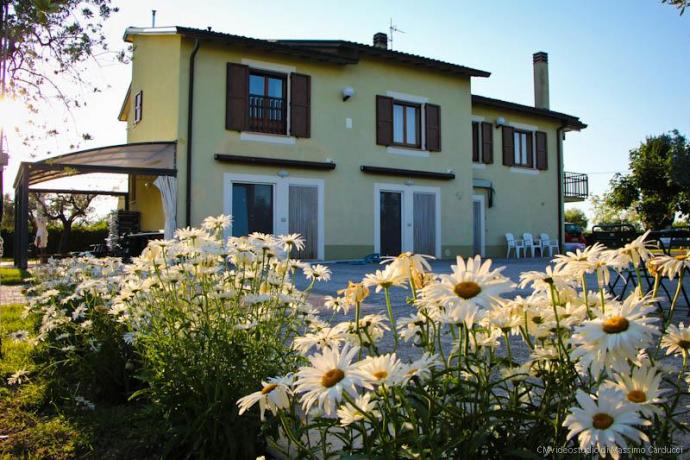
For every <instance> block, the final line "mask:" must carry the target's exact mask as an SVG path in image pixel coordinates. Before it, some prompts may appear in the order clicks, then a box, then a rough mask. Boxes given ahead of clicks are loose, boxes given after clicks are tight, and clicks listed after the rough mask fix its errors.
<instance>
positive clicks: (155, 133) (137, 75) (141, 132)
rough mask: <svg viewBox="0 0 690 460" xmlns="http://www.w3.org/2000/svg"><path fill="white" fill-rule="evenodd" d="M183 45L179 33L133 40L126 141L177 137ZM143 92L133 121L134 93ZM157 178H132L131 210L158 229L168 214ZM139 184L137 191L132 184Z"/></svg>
mask: <svg viewBox="0 0 690 460" xmlns="http://www.w3.org/2000/svg"><path fill="white" fill-rule="evenodd" d="M180 45H181V39H180V37H179V36H177V35H164V36H143V37H138V38H137V40H136V41H135V42H134V43H133V48H134V50H133V53H132V86H131V93H130V96H129V101H128V103H127V104H126V105H125V110H126V111H127V142H150V141H170V140H176V139H177V138H178V118H179V116H180V114H179V108H178V107H179V100H180V97H179V85H180V68H179V64H180ZM139 91H143V95H144V98H143V104H142V106H143V110H142V119H141V121H140V122H139V123H134V96H135V95H136V94H137V93H138V92H139ZM155 179H156V178H155V177H148V176H137V178H136V181H135V182H133V181H130V187H129V193H130V197H136V199H134V200H130V209H131V210H132V211H139V212H140V213H141V229H142V230H143V231H157V230H159V229H161V228H163V226H164V222H165V217H164V214H163V204H162V202H161V198H160V192H159V191H158V189H157V188H156V186H154V185H153V181H154V180H155ZM134 185H136V191H134V193H133V190H132V186H134Z"/></svg>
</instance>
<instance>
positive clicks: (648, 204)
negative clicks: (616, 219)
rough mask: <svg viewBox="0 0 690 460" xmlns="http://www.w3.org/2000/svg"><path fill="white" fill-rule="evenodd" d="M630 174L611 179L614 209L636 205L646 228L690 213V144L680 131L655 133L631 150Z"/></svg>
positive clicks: (665, 224) (663, 225)
mask: <svg viewBox="0 0 690 460" xmlns="http://www.w3.org/2000/svg"><path fill="white" fill-rule="evenodd" d="M629 167H630V171H631V172H630V174H626V175H621V174H616V175H615V176H614V177H613V179H611V182H610V186H611V190H610V192H609V194H608V197H607V201H608V204H609V205H611V206H612V207H613V208H614V209H618V210H622V209H627V208H631V209H634V210H635V211H636V212H637V213H638V214H639V216H640V219H641V220H642V223H643V224H644V225H645V227H646V228H650V229H660V228H665V227H668V226H670V225H671V224H673V221H674V219H675V216H676V214H677V213H679V214H681V215H685V216H687V215H690V177H688V171H689V170H690V169H689V168H690V145H689V144H688V142H687V140H686V138H685V137H684V136H682V135H681V134H680V133H679V132H678V131H672V132H671V133H669V134H662V135H660V136H651V137H648V138H647V139H646V141H645V142H644V143H642V144H640V146H639V147H638V148H636V149H633V150H631V151H630V165H629Z"/></svg>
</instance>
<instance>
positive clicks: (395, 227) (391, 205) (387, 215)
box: [380, 191, 403, 256]
mask: <svg viewBox="0 0 690 460" xmlns="http://www.w3.org/2000/svg"><path fill="white" fill-rule="evenodd" d="M402 196H403V195H402V193H401V192H386V191H383V192H381V195H380V211H381V215H380V219H381V225H380V229H381V234H380V239H381V255H382V256H397V255H398V254H400V253H401V252H402Z"/></svg>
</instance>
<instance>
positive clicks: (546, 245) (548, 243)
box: [539, 233, 561, 257]
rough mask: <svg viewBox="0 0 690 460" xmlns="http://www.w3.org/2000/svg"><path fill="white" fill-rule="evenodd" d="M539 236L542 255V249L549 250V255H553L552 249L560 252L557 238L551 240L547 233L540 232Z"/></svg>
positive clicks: (557, 252)
mask: <svg viewBox="0 0 690 460" xmlns="http://www.w3.org/2000/svg"><path fill="white" fill-rule="evenodd" d="M539 238H540V239H541V253H542V255H544V250H545V249H548V250H549V257H553V250H554V249H555V250H556V254H560V253H561V248H560V246H559V245H558V241H557V240H552V239H551V238H549V235H548V234H547V233H540V234H539Z"/></svg>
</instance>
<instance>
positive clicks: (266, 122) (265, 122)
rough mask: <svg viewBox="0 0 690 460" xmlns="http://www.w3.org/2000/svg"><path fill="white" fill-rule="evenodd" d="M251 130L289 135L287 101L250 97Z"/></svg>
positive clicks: (267, 97) (277, 98)
mask: <svg viewBox="0 0 690 460" xmlns="http://www.w3.org/2000/svg"><path fill="white" fill-rule="evenodd" d="M249 129H250V130H251V131H256V132H259V133H270V134H286V133H287V104H286V102H285V99H283V98H279V97H269V96H254V95H251V94H250V95H249Z"/></svg>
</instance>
